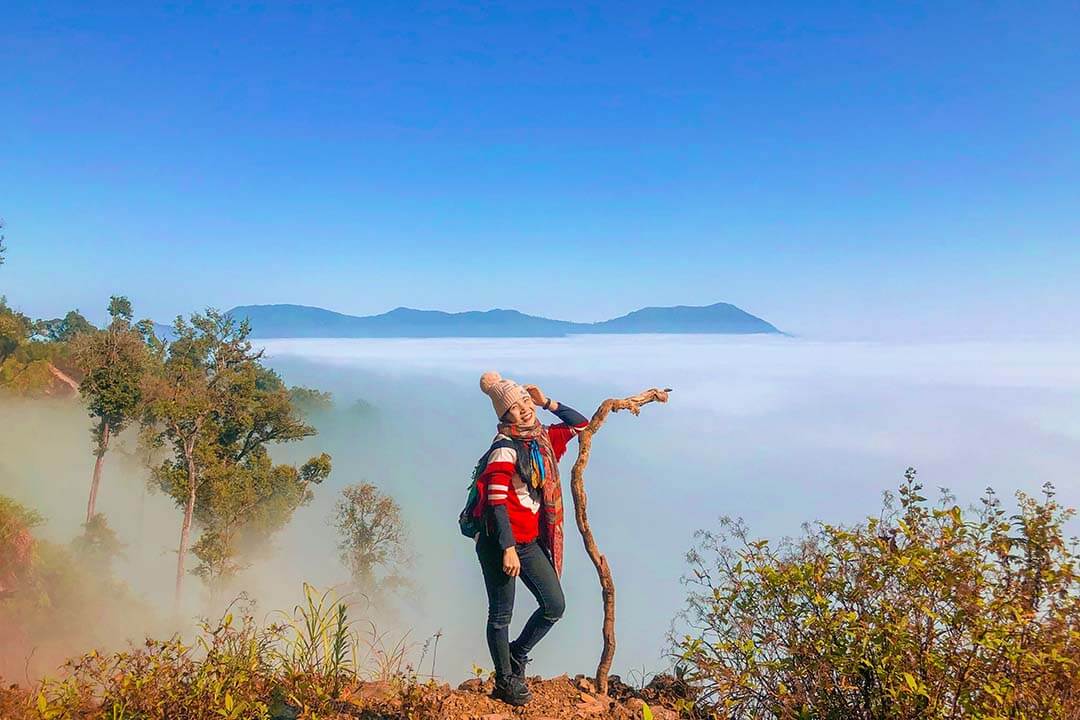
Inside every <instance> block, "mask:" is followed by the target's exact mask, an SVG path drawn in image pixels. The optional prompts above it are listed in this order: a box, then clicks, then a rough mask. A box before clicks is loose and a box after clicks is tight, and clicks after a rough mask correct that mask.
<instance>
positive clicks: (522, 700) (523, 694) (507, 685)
mask: <svg viewBox="0 0 1080 720" xmlns="http://www.w3.org/2000/svg"><path fill="white" fill-rule="evenodd" d="M491 697H493V698H495V699H496V700H502V701H503V702H504V703H506V704H507V705H513V706H515V707H521V706H522V705H524V704H526V703H527V702H529V701H530V700H532V693H531V692H529V688H528V687H527V686H526V685H525V682H524V681H523V680H522V679H521V678H519V677H517V676H516V675H507V676H506V677H497V678H495V689H494V690H493V691H492V693H491Z"/></svg>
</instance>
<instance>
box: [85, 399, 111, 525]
mask: <svg viewBox="0 0 1080 720" xmlns="http://www.w3.org/2000/svg"><path fill="white" fill-rule="evenodd" d="M110 432H111V428H110V427H109V423H108V422H106V421H105V420H102V421H101V430H100V433H101V443H100V444H99V445H98V449H97V453H95V454H96V455H97V459H96V460H94V477H93V478H91V480H90V499H89V500H88V501H87V502H86V522H90V518H92V517H94V507H95V506H96V505H97V491H98V486H99V485H101V467H102V466H103V465H104V464H105V452H106V451H107V450H108V449H109V433H110Z"/></svg>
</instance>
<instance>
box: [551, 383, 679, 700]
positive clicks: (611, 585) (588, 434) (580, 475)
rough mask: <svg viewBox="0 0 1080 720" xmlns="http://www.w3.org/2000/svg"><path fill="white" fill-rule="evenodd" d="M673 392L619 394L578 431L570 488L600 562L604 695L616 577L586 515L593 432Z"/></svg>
mask: <svg viewBox="0 0 1080 720" xmlns="http://www.w3.org/2000/svg"><path fill="white" fill-rule="evenodd" d="M669 392H671V388H666V389H664V390H660V389H658V388H653V389H651V390H646V391H645V392H643V393H639V394H638V395H633V396H631V397H628V398H624V399H622V400H618V399H615V398H611V399H609V400H605V401H604V402H602V403H601V404H600V407H599V408H597V410H596V412H595V413H593V416H592V420H591V421H589V425H588V427H586V428H585V429H584V430H582V431H581V432H580V433H579V434H578V457H577V460H576V461H575V462H574V469H573V470H572V471H571V481H570V492H571V494H572V495H573V497H574V517H575V519H576V520H577V526H578V530H579V531H580V532H581V538H582V540H584V542H585V552H587V553H588V554H589V559H590V560H592V562H593V565H595V566H596V574H597V576H598V577H599V579H600V593H601V597H602V598H603V602H604V626H603V636H604V649H603V651H602V652H601V653H600V663H599V664H598V665H597V667H596V691H597V692H599V693H600V694H602V695H606V694H607V691H608V672H610V670H611V661H612V660H613V659H614V658H615V580H614V579H613V578H612V576H611V567H610V566H609V565H608V562H607V558H606V557H604V555H603V554H602V553H601V552H600V548H598V547H597V545H596V539H595V538H594V537H593V534H592V528H590V527H589V518H588V516H587V515H586V510H587V508H588V505H589V498H588V496H586V494H585V466H586V465H588V464H589V451H590V450H591V449H592V436H593V435H594V434H595V433H596V431H598V430H599V429H600V426H601V425H603V423H604V420H606V419H607V416H608V413H610V412H618V411H619V410H629V411H630V412H631V413H633V414H634V415H637V414H638V413H639V412H641V406H642V405H644V404H645V403H649V402H653V401H657V402H667V399H668V393H669Z"/></svg>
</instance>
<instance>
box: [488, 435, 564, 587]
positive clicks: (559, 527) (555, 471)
mask: <svg viewBox="0 0 1080 720" xmlns="http://www.w3.org/2000/svg"><path fill="white" fill-rule="evenodd" d="M499 432H500V433H502V434H503V435H506V436H507V437H510V438H513V439H514V441H515V443H516V444H517V446H518V453H517V455H518V459H517V472H518V475H520V476H521V480H522V481H523V482H525V483H528V484H529V485H531V486H532V487H533V488H536V489H538V490H539V491H540V495H541V498H542V501H541V508H540V545H541V546H542V547H543V548H544V549H545V550H546V551H547V553H548V557H550V558H551V564H552V565H553V566H554V567H555V574H556V575H558V576H559V577H562V564H563V503H562V485H561V484H560V483H559V463H558V461H557V460H556V459H555V450H554V449H552V447H551V438H550V437H548V432H547V428H546V427H544V425H542V424H541V423H540V421H539V420H537V421H536V422H535V423H534V424H533V425H532V426H530V427H521V426H520V425H512V424H509V423H499ZM523 450H524V452H522V451H523Z"/></svg>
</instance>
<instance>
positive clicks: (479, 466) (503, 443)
mask: <svg viewBox="0 0 1080 720" xmlns="http://www.w3.org/2000/svg"><path fill="white" fill-rule="evenodd" d="M499 448H511V449H514V450H516V447H515V445H514V441H513V440H512V439H510V438H508V437H506V436H505V435H499V436H496V438H495V439H494V440H493V441H492V443H491V447H489V448H488V449H487V452H485V453H484V454H483V455H481V456H480V459H479V460H478V461H477V462H476V468H475V469H474V470H473V480H476V479H477V478H478V477H480V476H481V475H482V474H483V472H484V468H486V467H487V462H488V458H489V457H491V453H493V452H495V451H496V450H498V449H499Z"/></svg>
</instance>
